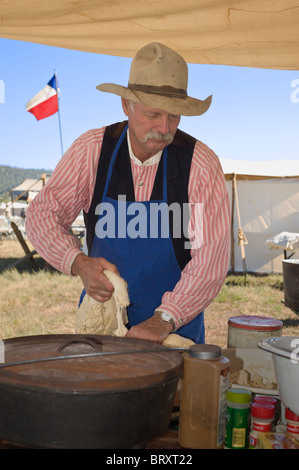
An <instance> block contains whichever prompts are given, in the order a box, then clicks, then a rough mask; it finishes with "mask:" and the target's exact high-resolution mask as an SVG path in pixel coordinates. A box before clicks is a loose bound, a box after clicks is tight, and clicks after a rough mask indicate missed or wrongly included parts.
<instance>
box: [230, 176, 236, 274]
mask: <svg viewBox="0 0 299 470" xmlns="http://www.w3.org/2000/svg"><path fill="white" fill-rule="evenodd" d="M234 177H235V174H233V177H232V205H231V225H230V232H231V237H230V240H231V242H230V244H231V249H230V266H231V272H232V273H233V274H234V272H235V237H234V212H235V210H234V209H235V186H234Z"/></svg>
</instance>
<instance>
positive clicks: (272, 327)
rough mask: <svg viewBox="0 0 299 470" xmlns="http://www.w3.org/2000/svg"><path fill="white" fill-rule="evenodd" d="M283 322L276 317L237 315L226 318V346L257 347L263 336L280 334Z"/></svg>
mask: <svg viewBox="0 0 299 470" xmlns="http://www.w3.org/2000/svg"><path fill="white" fill-rule="evenodd" d="M282 327H283V323H282V321H280V320H277V319H276V318H271V317H263V316H259V315H239V316H235V317H230V318H229V319H228V335H227V347H228V348H257V347H258V346H257V343H258V342H259V341H261V340H262V339H264V338H268V337H272V336H281V335H282Z"/></svg>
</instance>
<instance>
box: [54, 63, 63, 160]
mask: <svg viewBox="0 0 299 470" xmlns="http://www.w3.org/2000/svg"><path fill="white" fill-rule="evenodd" d="M54 75H55V85H56V91H57V104H58V124H59V134H60V145H61V155H63V145H62V133H61V121H60V106H59V93H58V83H57V74H56V69H55V70H54Z"/></svg>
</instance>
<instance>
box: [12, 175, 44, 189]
mask: <svg viewBox="0 0 299 470" xmlns="http://www.w3.org/2000/svg"><path fill="white" fill-rule="evenodd" d="M43 186H44V182H43V181H42V180H41V179H39V180H35V179H31V178H26V179H25V180H24V181H23V182H22V183H21V184H19V185H18V186H16V187H15V188H12V191H22V192H25V191H40V190H41V189H42V187H43Z"/></svg>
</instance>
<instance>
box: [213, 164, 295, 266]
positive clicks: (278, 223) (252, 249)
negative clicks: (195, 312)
mask: <svg viewBox="0 0 299 470" xmlns="http://www.w3.org/2000/svg"><path fill="white" fill-rule="evenodd" d="M221 164H222V167H223V171H224V173H225V179H226V184H227V189H228V193H229V197H230V204H231V207H232V231H231V235H232V236H231V239H232V244H231V269H232V270H235V271H236V272H238V271H242V270H243V263H242V258H241V249H240V246H238V243H239V240H238V230H239V220H238V214H237V202H238V203H239V212H240V219H241V227H242V231H243V232H244V234H245V237H246V240H247V242H248V244H246V245H245V255H246V268H247V271H248V272H250V271H251V272H262V273H269V272H282V259H284V250H283V249H282V248H281V249H280V248H276V249H275V248H271V247H270V246H269V245H267V244H266V242H267V240H268V239H270V238H272V237H274V236H276V235H278V234H280V233H281V232H290V233H298V232H299V160H298V161H294V160H290V161H288V160H280V161H273V162H269V161H267V162H261V161H257V162H255V161H254V162H253V161H250V162H248V161H234V160H229V159H222V160H221ZM234 178H235V182H236V187H237V192H236V191H235V190H234V184H233V183H234ZM237 198H238V201H237ZM289 254H290V253H288V255H289ZM292 257H293V258H299V251H296V252H295V254H294V255H292Z"/></svg>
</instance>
